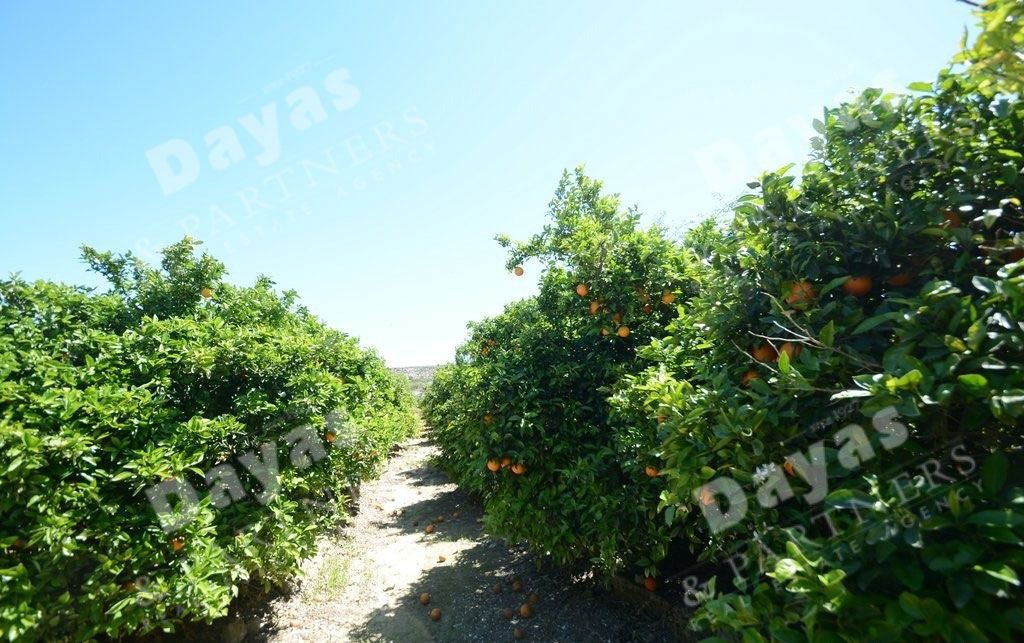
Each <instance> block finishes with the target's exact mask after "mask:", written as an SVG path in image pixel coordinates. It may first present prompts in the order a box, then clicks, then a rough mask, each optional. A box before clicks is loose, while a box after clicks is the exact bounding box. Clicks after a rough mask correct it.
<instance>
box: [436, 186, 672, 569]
mask: <svg viewBox="0 0 1024 643" xmlns="http://www.w3.org/2000/svg"><path fill="white" fill-rule="evenodd" d="M550 219H551V220H550V223H549V224H548V225H546V226H545V228H544V230H543V231H542V232H541V233H540V234H538V235H536V236H534V237H533V238H531V239H530V240H528V241H526V242H520V243H514V242H512V241H511V240H509V239H507V238H504V237H499V242H500V243H501V244H502V245H504V246H505V247H507V248H509V261H508V268H509V269H510V270H512V271H514V272H517V271H515V268H516V267H519V266H521V265H522V264H524V263H525V262H528V261H530V260H533V261H534V262H537V263H540V264H541V265H542V266H543V271H542V274H541V277H540V292H539V294H538V295H537V296H536V297H534V298H531V299H528V300H526V301H521V302H518V303H515V304H512V305H510V306H508V307H507V308H506V309H505V312H504V313H502V314H501V315H498V316H497V317H494V318H492V319H487V320H484V321H481V322H479V323H475V324H472V325H471V327H470V328H471V333H470V338H469V340H468V341H467V343H466V344H464V345H463V346H462V347H461V348H460V349H459V350H458V353H457V356H456V361H455V364H453V365H450V366H447V367H445V368H442V369H441V370H440V371H439V372H438V373H437V375H436V376H435V380H434V382H433V384H432V386H431V387H430V389H429V391H428V392H427V394H426V396H425V399H424V407H425V411H426V415H427V419H428V420H429V423H430V425H431V426H432V427H433V432H434V435H435V437H436V439H437V441H438V443H439V445H440V447H441V456H440V459H441V463H442V465H443V466H444V467H445V468H446V469H447V470H448V471H449V472H450V473H451V474H452V475H453V476H454V477H455V479H456V480H457V481H458V482H459V483H460V484H462V485H463V486H465V487H467V488H469V489H471V490H473V491H475V492H477V493H479V494H481V496H482V497H483V498H484V501H485V503H486V522H487V526H488V528H489V529H490V530H491V531H492V532H493V533H496V534H498V535H501V536H504V537H506V538H508V539H511V540H514V541H526V542H528V543H530V544H531V545H532V546H533V547H534V548H536V549H537V550H539V551H543V552H549V553H550V554H551V555H552V557H553V558H554V559H556V560H557V561H560V562H564V563H568V562H576V561H591V560H592V561H595V562H596V563H598V564H599V565H600V566H602V567H604V568H605V569H615V568H617V567H619V566H620V565H621V564H622V562H623V561H625V560H628V561H630V562H633V561H636V560H638V559H642V558H647V562H648V564H651V563H652V562H653V561H654V560H657V559H660V558H661V557H663V556H664V554H665V547H666V543H667V541H668V538H669V534H670V529H669V528H668V527H667V526H666V525H665V524H664V523H663V522H661V519H660V518H658V517H657V515H656V511H655V509H656V505H657V499H658V495H659V493H660V490H661V484H660V479H659V478H658V477H657V472H656V471H654V470H652V469H651V468H649V465H652V464H653V461H652V459H651V453H652V450H653V449H654V448H655V447H656V446H657V444H658V441H659V436H658V432H657V428H656V427H650V426H647V422H646V420H645V419H644V418H631V417H622V418H619V420H618V421H613V420H612V419H610V417H609V413H610V407H609V404H608V399H607V398H608V395H609V393H610V390H611V387H612V386H613V385H615V383H616V382H617V381H619V379H620V378H621V377H622V376H623V375H624V374H625V373H629V372H633V371H635V370H636V369H638V368H639V367H640V366H639V361H638V357H637V348H638V347H642V346H644V345H646V344H647V343H649V342H650V340H651V338H652V337H653V336H656V335H658V334H660V333H661V331H662V328H663V326H664V324H665V322H666V321H667V320H668V319H670V318H672V317H673V316H674V315H675V299H676V297H677V296H679V297H680V298H681V299H682V298H685V297H686V296H688V295H689V289H688V284H689V283H690V282H689V280H688V277H687V274H688V272H689V270H690V267H689V266H690V263H689V261H688V260H687V258H686V257H687V255H686V254H685V253H684V252H683V251H682V250H681V249H680V248H679V247H678V245H677V244H675V243H674V242H672V241H671V240H669V239H668V238H667V237H666V235H665V233H664V231H663V230H661V229H660V228H658V227H656V226H653V227H650V228H642V227H641V226H640V224H639V213H637V212H636V211H634V210H625V209H623V208H621V207H620V205H619V202H618V198H617V197H615V196H609V195H603V194H602V193H601V184H600V183H598V182H596V181H594V180H592V179H590V178H588V177H587V176H585V175H584V174H583V172H582V170H579V169H577V170H576V172H575V173H573V174H569V173H566V174H565V175H564V176H563V178H562V181H561V183H560V185H559V187H558V190H557V192H556V194H555V196H554V198H553V199H552V201H551V205H550ZM652 474H653V475H652Z"/></svg>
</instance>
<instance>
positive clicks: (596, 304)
mask: <svg viewBox="0 0 1024 643" xmlns="http://www.w3.org/2000/svg"><path fill="white" fill-rule="evenodd" d="M599 310H601V300H600V299H595V300H594V301H592V302H590V314H591V315H596V314H597V313H598V311H599Z"/></svg>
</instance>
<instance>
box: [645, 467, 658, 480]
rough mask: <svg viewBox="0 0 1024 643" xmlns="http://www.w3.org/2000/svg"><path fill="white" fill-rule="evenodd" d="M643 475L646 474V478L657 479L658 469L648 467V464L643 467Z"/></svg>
mask: <svg viewBox="0 0 1024 643" xmlns="http://www.w3.org/2000/svg"><path fill="white" fill-rule="evenodd" d="M644 473H646V474H647V477H648V478H657V477H658V467H655V466H654V465H650V464H649V465H647V466H646V467H644Z"/></svg>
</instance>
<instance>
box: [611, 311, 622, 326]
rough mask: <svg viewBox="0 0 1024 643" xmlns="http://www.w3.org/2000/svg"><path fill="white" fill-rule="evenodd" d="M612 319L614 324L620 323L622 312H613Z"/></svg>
mask: <svg viewBox="0 0 1024 643" xmlns="http://www.w3.org/2000/svg"><path fill="white" fill-rule="evenodd" d="M612 321H613V322H615V323H616V324H621V323H622V313H615V314H614V315H612Z"/></svg>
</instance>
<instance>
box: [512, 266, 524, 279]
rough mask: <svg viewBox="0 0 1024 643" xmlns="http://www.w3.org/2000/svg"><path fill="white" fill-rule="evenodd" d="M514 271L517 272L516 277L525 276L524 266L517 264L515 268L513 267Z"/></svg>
mask: <svg viewBox="0 0 1024 643" xmlns="http://www.w3.org/2000/svg"><path fill="white" fill-rule="evenodd" d="M512 272H514V273H515V275H516V277H522V276H523V267H522V266H516V267H515V268H513V269H512Z"/></svg>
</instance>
